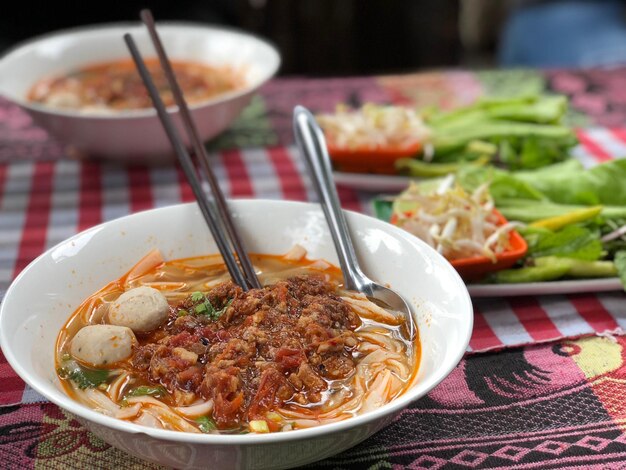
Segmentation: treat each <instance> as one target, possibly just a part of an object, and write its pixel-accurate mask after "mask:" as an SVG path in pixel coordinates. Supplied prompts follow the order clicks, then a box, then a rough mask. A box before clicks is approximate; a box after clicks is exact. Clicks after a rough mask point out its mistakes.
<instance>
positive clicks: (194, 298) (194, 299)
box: [191, 292, 204, 302]
mask: <svg viewBox="0 0 626 470" xmlns="http://www.w3.org/2000/svg"><path fill="white" fill-rule="evenodd" d="M201 300H204V294H203V293H202V292H194V293H192V294H191V301H192V302H200V301H201Z"/></svg>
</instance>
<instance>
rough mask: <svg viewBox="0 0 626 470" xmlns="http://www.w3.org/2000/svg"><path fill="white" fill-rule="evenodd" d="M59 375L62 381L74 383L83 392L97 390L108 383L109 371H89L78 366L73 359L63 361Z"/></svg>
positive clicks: (58, 371)
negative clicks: (87, 389) (88, 389)
mask: <svg viewBox="0 0 626 470" xmlns="http://www.w3.org/2000/svg"><path fill="white" fill-rule="evenodd" d="M57 373H58V374H59V377H61V378H62V379H69V380H71V381H72V382H74V383H75V384H76V385H77V386H78V388H80V389H81V390H84V389H86V388H95V387H97V386H98V385H100V384H103V383H104V382H106V381H107V379H108V378H109V371H107V370H102V369H98V370H95V369H87V368H85V367H82V366H80V365H78V363H77V362H76V361H74V360H72V359H70V360H66V361H63V365H62V366H61V367H59V369H58V370H57Z"/></svg>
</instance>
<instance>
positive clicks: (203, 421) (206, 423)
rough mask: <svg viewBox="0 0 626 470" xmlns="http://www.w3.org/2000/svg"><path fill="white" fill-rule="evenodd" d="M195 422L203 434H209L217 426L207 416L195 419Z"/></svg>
mask: <svg viewBox="0 0 626 470" xmlns="http://www.w3.org/2000/svg"><path fill="white" fill-rule="evenodd" d="M195 421H196V423H198V427H199V428H200V431H202V432H204V433H210V432H211V431H214V430H216V429H217V424H215V421H214V420H213V419H211V418H209V417H208V416H200V417H199V418H196V419H195Z"/></svg>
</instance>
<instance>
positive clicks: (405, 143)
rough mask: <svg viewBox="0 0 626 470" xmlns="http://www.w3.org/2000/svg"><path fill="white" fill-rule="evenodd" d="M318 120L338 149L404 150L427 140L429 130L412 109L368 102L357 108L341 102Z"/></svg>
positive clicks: (319, 116)
mask: <svg viewBox="0 0 626 470" xmlns="http://www.w3.org/2000/svg"><path fill="white" fill-rule="evenodd" d="M317 121H318V123H319V124H320V126H321V127H322V129H323V130H324V133H325V134H326V137H327V139H328V140H329V141H331V142H332V143H333V144H334V145H335V146H336V147H338V148H345V149H356V148H359V149H362V148H369V149H381V148H392V149H403V148H409V147H411V146H413V145H415V144H416V143H424V142H425V141H427V140H428V137H429V136H430V131H429V130H428V128H427V127H426V125H425V124H424V122H423V121H422V119H421V117H420V116H419V115H418V114H417V113H416V112H415V111H414V110H413V109H409V108H404V107H400V106H379V105H375V104H366V105H364V106H363V107H362V108H360V109H358V110H352V109H350V108H349V107H347V106H345V105H338V106H337V109H336V112H335V113H334V114H321V115H318V116H317Z"/></svg>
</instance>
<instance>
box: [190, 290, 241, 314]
mask: <svg viewBox="0 0 626 470" xmlns="http://www.w3.org/2000/svg"><path fill="white" fill-rule="evenodd" d="M190 299H191V301H192V302H194V303H195V305H193V306H192V307H191V308H190V309H189V310H191V311H193V312H194V313H195V314H197V315H205V316H207V317H209V318H210V319H211V320H217V319H218V318H219V317H221V316H222V315H223V314H224V312H226V310H227V309H228V307H230V304H231V303H232V301H233V300H232V299H230V300H229V301H228V302H226V304H225V305H224V306H223V307H222V308H220V309H218V308H216V307H215V306H214V305H213V304H212V303H211V301H210V300H209V298H208V297H207V296H206V295H205V294H203V293H202V292H194V293H192V294H191V296H190ZM182 312H184V313H181V311H179V312H178V316H182V315H186V314H188V311H187V310H182Z"/></svg>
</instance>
